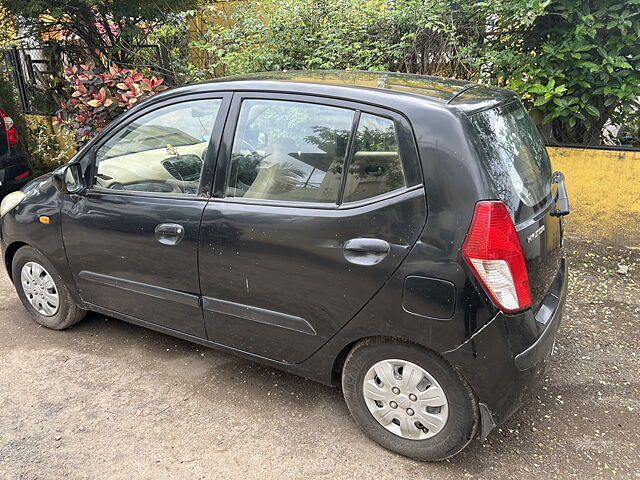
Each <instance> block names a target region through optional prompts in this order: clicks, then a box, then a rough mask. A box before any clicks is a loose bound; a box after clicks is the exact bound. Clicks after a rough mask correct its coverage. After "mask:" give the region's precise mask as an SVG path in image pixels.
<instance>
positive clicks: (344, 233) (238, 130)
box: [0, 72, 569, 460]
mask: <svg viewBox="0 0 640 480" xmlns="http://www.w3.org/2000/svg"><path fill="white" fill-rule="evenodd" d="M568 212H569V203H568V198H567V194H566V188H565V185H564V177H563V176H562V174H561V173H559V172H556V173H553V172H552V171H551V167H550V163H549V158H548V156H547V152H546V150H545V147H544V145H543V143H542V141H541V139H540V136H539V135H538V132H537V130H536V128H535V126H534V125H533V123H532V121H531V119H530V118H529V116H528V114H527V112H526V111H525V110H524V108H523V106H522V105H521V103H520V102H519V101H518V100H517V98H516V97H515V96H514V95H513V93H511V92H509V91H506V90H502V89H497V88H490V87H486V86H482V85H478V84H474V83H469V82H463V81H457V80H445V79H438V78H433V77H424V76H414V75H404V74H392V73H377V72H376V73H373V72H288V73H277V74H261V75H255V76H247V77H233V78H228V79H221V80H220V81H214V82H209V83H203V84H198V85H193V86H188V87H183V88H178V89H174V90H171V91H168V92H165V93H163V94H161V95H157V96H155V97H153V98H151V99H149V100H147V101H145V102H144V103H143V104H141V105H139V106H138V107H136V108H134V109H132V110H130V111H129V112H128V113H127V114H125V115H123V116H122V117H121V118H119V119H118V120H117V121H115V122H114V123H113V124H111V125H110V126H109V127H108V128H106V129H105V130H104V131H103V132H102V133H100V134H99V135H98V136H97V137H96V138H94V139H93V140H92V141H91V142H90V143H89V144H88V145H87V146H86V147H85V148H83V149H82V150H81V151H80V152H79V153H78V154H77V155H76V156H75V157H74V158H73V159H72V160H71V162H70V163H68V164H67V165H64V166H63V167H61V168H59V169H58V170H56V171H55V172H54V173H53V174H50V175H48V176H44V177H40V178H38V179H36V180H34V181H33V182H31V183H30V184H28V185H27V186H25V187H24V188H23V189H22V191H20V192H15V193H12V194H10V195H9V196H7V198H6V199H5V200H4V201H3V203H2V209H1V214H2V217H1V220H0V221H1V227H2V228H1V232H2V236H1V244H2V252H3V256H4V261H5V263H6V267H7V269H8V272H9V275H10V277H11V279H12V281H13V282H14V284H15V286H16V290H17V292H18V295H19V297H20V299H21V300H22V302H23V304H24V305H25V307H26V308H27V309H28V310H29V312H30V313H31V314H32V316H33V317H34V319H35V321H36V322H37V323H39V324H41V325H44V326H46V327H49V328H53V329H63V328H67V327H70V326H71V325H73V324H75V323H77V322H78V321H80V320H81V319H82V318H83V316H84V314H85V312H86V311H88V310H91V311H96V312H100V313H103V314H106V315H111V316H113V317H116V318H119V319H122V320H125V321H128V322H132V323H135V324H138V325H142V326H145V327H148V328H151V329H154V330H157V331H160V332H164V333H167V334H169V335H174V336H177V337H180V338H183V339H187V340H191V341H193V342H196V343H199V344H202V345H206V346H210V347H214V348H219V349H222V350H225V351H228V352H232V353H235V354H238V355H242V356H244V357H247V358H250V359H253V360H256V361H259V362H263V363H266V364H268V365H271V366H274V367H278V368H281V369H283V370H286V371H289V372H293V373H296V374H299V375H303V376H305V377H309V378H312V379H314V380H316V381H319V382H322V383H325V384H328V385H341V386H342V391H343V392H344V398H345V400H346V403H347V405H348V407H349V410H350V411H351V414H352V416H353V418H354V419H355V421H356V422H357V423H358V425H359V426H360V427H361V428H362V430H363V431H364V433H365V434H366V435H368V436H369V437H370V438H372V439H373V440H375V441H376V442H378V443H379V444H381V445H383V446H385V447H386V448H388V449H391V450H393V451H395V452H398V453H401V454H403V455H407V456H409V457H413V458H416V459H421V460H441V459H444V458H447V457H450V456H452V455H455V454H456V453H458V452H459V451H460V450H462V449H463V448H464V447H465V446H466V445H467V444H468V443H469V442H470V441H471V440H472V439H473V438H474V437H475V436H476V435H478V436H480V437H481V438H485V437H486V436H487V435H488V434H489V432H490V431H491V429H492V428H494V427H495V426H496V425H498V424H500V423H502V422H504V421H505V420H506V419H507V418H509V416H510V415H511V414H512V413H513V412H514V411H515V410H516V409H517V408H518V406H519V404H520V402H521V399H522V397H523V396H524V395H526V394H528V393H529V392H535V391H536V388H537V383H536V381H537V380H538V379H539V378H540V377H541V375H542V372H543V371H544V368H545V365H546V363H547V359H548V357H549V355H550V354H551V353H552V351H553V346H554V342H555V337H556V333H557V331H558V327H559V325H560V320H561V317H562V310H563V307H564V303H565V296H566V292H567V265H566V261H565V259H564V257H563V255H562V250H561V245H562V236H563V216H564V215H566V214H567V213H568Z"/></svg>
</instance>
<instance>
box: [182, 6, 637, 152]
mask: <svg viewBox="0 0 640 480" xmlns="http://www.w3.org/2000/svg"><path fill="white" fill-rule="evenodd" d="M218 13H219V15H218V17H217V18H216V19H215V21H212V22H211V23H210V25H209V26H208V28H206V29H204V30H202V31H201V32H200V33H199V35H198V34H197V35H196V36H195V38H194V40H193V41H192V42H191V44H190V47H191V51H192V52H193V51H195V52H201V53H204V55H205V56H206V58H207V61H206V62H203V63H202V64H200V65H197V66H196V67H194V68H193V69H192V70H191V72H192V73H193V74H194V75H195V78H197V79H204V78H210V77H213V76H219V75H221V74H227V75H228V74H242V73H247V72H255V71H269V70H289V69H325V68H336V69H364V70H389V71H402V72H411V73H425V74H431V75H442V76H450V77H457V78H465V79H473V80H479V81H483V82H490V83H494V84H497V85H501V86H505V87H507V88H511V89H513V90H515V91H516V92H518V93H519V94H520V95H521V96H522V97H523V99H524V100H525V102H526V104H527V106H528V107H529V108H530V110H531V112H532V114H533V116H534V119H535V120H536V122H537V123H538V124H539V125H540V126H541V127H542V130H543V131H545V133H546V134H547V136H548V137H549V138H553V139H555V140H557V141H560V142H577V143H599V142H600V141H601V140H602V139H603V138H602V137H603V135H604V134H603V131H604V129H603V127H604V125H605V124H606V123H607V121H614V122H618V123H621V122H626V121H628V119H629V117H630V116H632V115H634V114H636V113H635V112H637V108H638V103H637V97H638V95H640V48H638V47H639V46H640V0H604V1H603V0H482V1H478V2H470V1H467V2H451V1H450V0H396V1H388V0H263V1H258V2H253V1H251V2H245V3H244V4H242V5H240V6H238V7H237V8H236V9H235V11H234V12H233V13H231V14H225V12H218ZM225 15H226V16H225ZM220 17H224V18H223V19H222V21H221V20H220Z"/></svg>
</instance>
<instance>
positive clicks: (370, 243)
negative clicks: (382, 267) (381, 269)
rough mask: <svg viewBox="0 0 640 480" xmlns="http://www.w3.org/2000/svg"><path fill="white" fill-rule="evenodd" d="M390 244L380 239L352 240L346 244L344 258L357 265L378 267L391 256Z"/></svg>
mask: <svg viewBox="0 0 640 480" xmlns="http://www.w3.org/2000/svg"><path fill="white" fill-rule="evenodd" d="M390 250H391V247H390V245H389V242H386V241H385V240H380V239H378V238H352V239H351V240H347V241H346V242H345V243H344V247H343V253H344V258H345V259H346V260H347V261H348V262H351V263H355V264H356V265H376V264H377V263H380V262H381V261H382V260H384V258H385V257H386V256H387V255H388V254H389V251H390Z"/></svg>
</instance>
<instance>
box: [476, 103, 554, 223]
mask: <svg viewBox="0 0 640 480" xmlns="http://www.w3.org/2000/svg"><path fill="white" fill-rule="evenodd" d="M470 118H471V122H472V123H473V125H474V127H475V128H476V131H477V132H478V136H479V137H480V143H481V145H482V149H483V151H484V155H483V157H484V158H483V160H484V162H485V163H486V166H487V168H488V170H489V173H490V174H491V176H492V177H493V180H494V182H495V184H496V187H497V193H498V195H499V196H500V199H501V200H502V201H503V202H504V203H505V205H506V206H507V209H508V210H509V212H510V213H511V215H512V217H513V218H514V221H515V222H516V223H518V222H520V221H522V220H526V219H527V218H529V217H530V216H531V215H533V214H534V213H535V212H536V211H537V209H538V208H537V207H540V206H542V205H543V204H544V203H545V201H546V200H547V199H548V197H549V195H550V193H551V165H550V163H549V156H548V155H547V150H546V148H545V147H544V144H543V143H542V138H541V137H540V134H539V133H538V130H537V128H536V126H535V125H534V124H533V122H532V121H531V117H529V114H528V113H527V112H526V110H525V109H524V107H523V106H522V104H521V103H520V102H512V103H510V104H508V105H503V106H501V107H497V108H492V109H490V110H485V111H483V112H479V113H476V114H474V115H471V117H470Z"/></svg>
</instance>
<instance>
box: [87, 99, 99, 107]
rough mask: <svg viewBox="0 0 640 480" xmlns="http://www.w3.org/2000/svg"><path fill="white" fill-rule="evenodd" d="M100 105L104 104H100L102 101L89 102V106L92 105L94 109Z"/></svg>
mask: <svg viewBox="0 0 640 480" xmlns="http://www.w3.org/2000/svg"><path fill="white" fill-rule="evenodd" d="M100 103H102V102H100V100H96V99H93V100H89V101H88V102H87V105H91V106H92V107H97V106H98V105H100Z"/></svg>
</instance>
